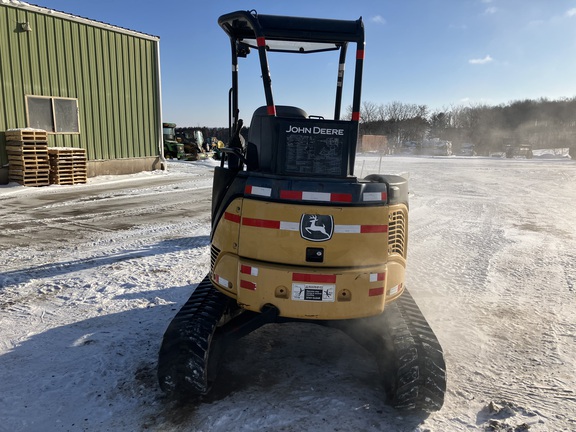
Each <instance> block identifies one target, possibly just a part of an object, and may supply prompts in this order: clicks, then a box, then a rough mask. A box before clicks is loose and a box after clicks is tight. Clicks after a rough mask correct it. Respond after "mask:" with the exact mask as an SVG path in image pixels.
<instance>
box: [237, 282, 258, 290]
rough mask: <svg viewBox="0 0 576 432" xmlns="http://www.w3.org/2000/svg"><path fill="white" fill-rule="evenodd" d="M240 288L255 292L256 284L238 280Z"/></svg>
mask: <svg viewBox="0 0 576 432" xmlns="http://www.w3.org/2000/svg"><path fill="white" fill-rule="evenodd" d="M240 288H245V289H248V290H251V291H256V284H255V283H254V282H250V281H247V280H242V279H241V280H240Z"/></svg>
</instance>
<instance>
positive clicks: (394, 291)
mask: <svg viewBox="0 0 576 432" xmlns="http://www.w3.org/2000/svg"><path fill="white" fill-rule="evenodd" d="M401 289H402V284H398V285H396V286H393V287H392V288H390V290H389V291H388V295H396V294H398V291H400V290H401Z"/></svg>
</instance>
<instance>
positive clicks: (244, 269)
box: [240, 264, 258, 276]
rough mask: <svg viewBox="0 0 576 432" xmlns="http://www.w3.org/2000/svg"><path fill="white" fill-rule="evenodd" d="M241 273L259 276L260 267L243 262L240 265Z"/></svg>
mask: <svg viewBox="0 0 576 432" xmlns="http://www.w3.org/2000/svg"><path fill="white" fill-rule="evenodd" d="M240 273H243V274H247V275H251V276H258V267H252V266H248V265H244V264H242V265H241V266H240Z"/></svg>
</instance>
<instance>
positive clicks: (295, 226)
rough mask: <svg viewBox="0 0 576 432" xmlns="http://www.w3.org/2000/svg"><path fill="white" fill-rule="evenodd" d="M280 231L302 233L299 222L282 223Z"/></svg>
mask: <svg viewBox="0 0 576 432" xmlns="http://www.w3.org/2000/svg"><path fill="white" fill-rule="evenodd" d="M280 229H281V230H285V231H300V224H299V223H298V222H284V221H280Z"/></svg>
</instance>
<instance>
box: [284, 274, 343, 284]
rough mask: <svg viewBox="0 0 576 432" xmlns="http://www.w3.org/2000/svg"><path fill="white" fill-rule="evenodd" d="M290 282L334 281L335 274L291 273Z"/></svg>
mask: <svg viewBox="0 0 576 432" xmlns="http://www.w3.org/2000/svg"><path fill="white" fill-rule="evenodd" d="M292 282H311V283H336V275H328V274H316V273H292Z"/></svg>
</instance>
